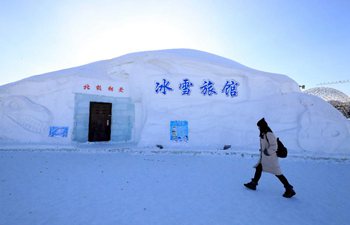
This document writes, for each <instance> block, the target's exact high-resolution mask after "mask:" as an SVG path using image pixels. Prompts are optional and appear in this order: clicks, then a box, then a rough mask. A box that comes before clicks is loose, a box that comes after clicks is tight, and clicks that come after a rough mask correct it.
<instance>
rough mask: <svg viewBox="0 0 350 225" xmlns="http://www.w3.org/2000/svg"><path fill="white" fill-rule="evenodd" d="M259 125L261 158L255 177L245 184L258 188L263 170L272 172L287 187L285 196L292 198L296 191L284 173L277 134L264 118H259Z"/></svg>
mask: <svg viewBox="0 0 350 225" xmlns="http://www.w3.org/2000/svg"><path fill="white" fill-rule="evenodd" d="M257 125H258V128H259V130H260V135H259V136H260V159H259V161H258V163H257V164H256V165H255V174H254V178H253V179H252V181H251V182H249V183H246V184H244V186H246V187H247V188H249V189H251V190H256V186H257V185H258V182H259V180H260V177H261V174H262V172H263V171H264V172H268V173H272V174H274V175H275V176H276V177H277V178H278V179H279V180H280V181H281V183H282V184H283V185H284V188H285V189H286V191H285V192H284V194H283V197H285V198H291V197H293V196H294V195H295V194H296V193H295V191H294V189H293V186H292V185H290V184H289V182H288V180H287V178H286V177H285V176H284V175H283V174H282V171H281V168H280V165H279V162H278V157H277V154H276V151H277V139H276V136H275V135H274V134H273V132H272V130H271V129H270V127H269V126H268V124H267V122H266V121H265V119H264V118H262V119H261V120H259V121H258V123H257Z"/></svg>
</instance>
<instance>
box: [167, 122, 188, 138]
mask: <svg viewBox="0 0 350 225" xmlns="http://www.w3.org/2000/svg"><path fill="white" fill-rule="evenodd" d="M170 140H171V141H173V142H188V122H187V121H185V120H175V121H170Z"/></svg>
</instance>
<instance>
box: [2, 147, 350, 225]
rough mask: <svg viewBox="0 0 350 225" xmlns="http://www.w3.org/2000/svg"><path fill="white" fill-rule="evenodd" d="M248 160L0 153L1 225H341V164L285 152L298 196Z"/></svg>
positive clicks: (345, 217) (284, 163) (344, 177)
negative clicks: (251, 186) (255, 181)
mask: <svg viewBox="0 0 350 225" xmlns="http://www.w3.org/2000/svg"><path fill="white" fill-rule="evenodd" d="M256 161H257V158H256V157H253V156H249V157H241V156H237V155H236V156H234V155H226V156H225V155H184V154H179V155H174V154H165V155H162V154H149V155H145V154H130V153H83V152H28V151H22V152H16V151H0V225H18V224H26V225H41V224H45V225H46V224H50V225H63V224H64V225H66V224H72V225H78V224H84V225H86V224H89V225H95V224H96V225H101V224H103V225H109V224H110V225H112V224H132V225H146V224H147V225H148V224H162V225H163V224H167V225H170V224H174V225H175V224H176V225H178V224H182V225H186V224H189V225H193V224H208V225H209V224H210V225H211V224H216V225H226V224H227V225H229V224H230V225H231V224H242V225H245V224H260V225H261V224H269V225H274V224H276V225H277V224H278V225H289V224H299V225H302V224H305V225H309V224H325V225H331V224H337V225H341V224H344V225H345V224H348V223H349V221H350V215H349V213H348V209H349V208H350V203H349V201H348V199H349V197H350V192H349V190H350V173H349V171H350V163H349V162H348V161H343V162H336V161H332V160H310V159H309V160H303V159H297V158H287V159H284V160H281V161H280V162H281V167H282V169H283V171H284V174H285V175H286V177H287V178H288V179H289V181H290V182H291V183H292V184H293V185H294V187H295V190H296V192H297V195H296V196H295V197H293V198H292V199H285V198H283V197H282V194H283V191H284V189H283V186H282V184H280V183H279V181H278V180H277V178H275V177H274V176H273V175H271V174H266V173H264V174H263V176H262V178H261V181H260V184H259V186H258V190H257V191H251V190H247V189H245V188H244V186H243V183H244V182H247V181H249V180H250V178H251V177H252V176H253V173H254V169H253V168H252V166H253V165H254V164H255V162H256Z"/></svg>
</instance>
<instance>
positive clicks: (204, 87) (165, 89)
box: [155, 79, 239, 97]
mask: <svg viewBox="0 0 350 225" xmlns="http://www.w3.org/2000/svg"><path fill="white" fill-rule="evenodd" d="M174 86H175V87H176V86H178V90H179V91H180V92H181V94H182V95H191V92H192V91H199V92H200V94H202V95H203V96H212V95H218V94H223V95H226V96H227V97H237V96H238V86H239V82H237V81H235V80H228V81H226V83H224V84H215V83H214V82H213V81H211V80H204V81H203V82H202V83H201V84H199V85H198V87H199V88H198V89H195V88H194V86H195V85H194V84H193V83H192V82H191V81H190V80H189V79H183V80H182V82H180V83H179V84H174ZM175 90H176V89H175ZM175 90H174V88H173V85H172V84H171V82H170V81H169V80H167V79H162V81H158V82H156V85H155V93H156V94H163V95H167V94H170V93H172V92H174V91H175ZM218 92H219V93H218Z"/></svg>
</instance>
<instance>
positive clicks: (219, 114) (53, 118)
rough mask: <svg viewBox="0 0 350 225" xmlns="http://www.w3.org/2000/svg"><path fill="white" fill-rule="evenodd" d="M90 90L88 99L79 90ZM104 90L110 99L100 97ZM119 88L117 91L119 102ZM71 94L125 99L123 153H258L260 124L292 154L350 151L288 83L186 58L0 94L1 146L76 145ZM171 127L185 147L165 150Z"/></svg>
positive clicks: (174, 54)
mask: <svg viewBox="0 0 350 225" xmlns="http://www.w3.org/2000/svg"><path fill="white" fill-rule="evenodd" d="M163 79H164V80H165V81H164V80H163ZM185 79H188V80H189V81H190V82H191V83H192V84H193V86H190V90H191V93H190V95H186V94H184V92H183V90H181V89H180V88H179V85H180V84H181V83H183V82H184V80H185ZM232 81H233V82H235V84H236V86H235V88H233V89H231V92H227V95H226V94H225V92H222V90H223V86H224V85H225V83H226V82H232ZM163 82H164V83H163ZM165 82H169V83H168V87H171V88H172V89H173V90H172V91H170V90H164V91H167V92H166V94H162V93H161V92H158V93H157V92H156V88H157V83H158V84H165ZM206 82H207V84H208V82H212V83H213V87H214V88H215V91H216V94H212V95H210V94H209V92H207V93H204V92H203V90H204V89H201V87H202V86H203V85H204V84H206ZM87 84H88V85H89V86H91V88H90V89H84V88H83V86H84V85H87ZM95 86H96V87H97V86H100V87H101V88H102V90H98V89H96V88H95ZM111 86H113V87H114V91H111V90H109V91H107V88H109V87H111ZM121 86H122V87H123V91H120V92H118V90H117V88H118V87H121ZM207 91H210V89H207ZM232 91H233V92H232ZM78 94H83V95H86V96H90V95H91V96H108V97H117V98H125V99H129V100H130V102H131V104H132V106H133V117H130V118H129V119H130V127H131V129H132V135H131V138H130V139H129V140H125V141H121V143H125V142H127V143H134V144H135V145H137V146H139V147H147V146H155V145H158V144H160V145H163V146H165V147H169V148H185V149H186V148H194V147H199V148H205V147H215V148H217V147H220V146H223V145H225V144H229V145H231V146H232V148H233V149H239V150H251V151H256V150H257V148H258V130H257V127H256V122H257V121H258V120H259V119H260V118H262V117H264V118H265V119H266V120H267V122H268V123H269V125H270V127H271V128H272V130H273V131H274V133H275V134H276V135H277V136H279V137H280V138H281V139H282V141H283V142H284V144H285V145H286V146H287V147H288V149H289V150H290V151H296V152H303V151H309V152H310V151H311V152H312V151H315V152H328V153H333V152H337V153H339V152H342V153H344V152H345V153H348V152H349V151H350V125H349V121H348V120H347V119H346V118H345V117H344V116H342V115H341V113H340V112H338V111H337V110H336V109H334V108H333V107H332V106H331V105H330V104H328V103H327V102H325V101H323V100H322V99H320V98H318V97H315V96H311V95H308V94H304V93H302V92H301V91H300V90H299V87H298V84H297V83H296V82H295V81H294V80H292V79H291V78H289V77H288V76H285V75H280V74H273V73H267V72H262V71H258V70H255V69H251V68H248V67H246V66H243V65H241V64H239V63H236V62H234V61H232V60H229V59H226V58H223V57H220V56H216V55H213V54H210V53H205V52H201V51H197V50H189V49H174V50H160V51H150V52H139V53H132V54H128V55H124V56H121V57H118V58H114V59H110V60H104V61H99V62H95V63H91V64H88V65H84V66H80V67H76V68H71V69H65V70H61V71H56V72H50V73H47V74H42V75H37V76H33V77H30V78H27V79H24V80H21V81H17V82H14V83H10V84H7V85H3V86H1V87H0V124H1V125H0V126H1V128H2V129H1V130H0V141H1V142H2V143H12V142H16V143H49V144H50V143H54V144H57V143H58V144H70V143H74V135H75V134H74V132H73V131H74V129H75V126H76V121H75V112H76V110H77V109H76V108H77V105H78V104H79V102H76V98H75V97H76V95H78ZM171 121H187V122H188V141H187V142H174V141H172V140H171V138H170V125H169V124H170V122H171ZM52 126H63V127H67V128H69V129H68V135H67V137H50V136H49V129H50V127H52ZM112 132H113V131H112ZM112 142H113V140H112ZM117 142H118V141H117Z"/></svg>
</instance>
